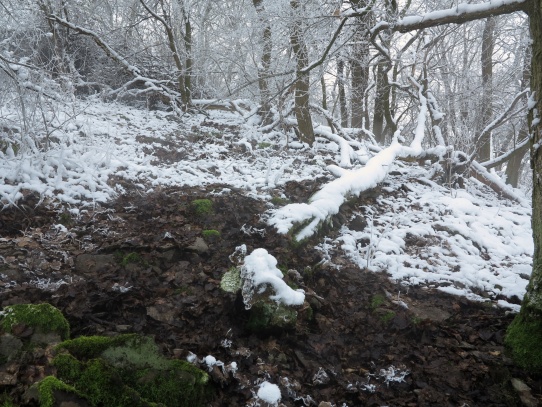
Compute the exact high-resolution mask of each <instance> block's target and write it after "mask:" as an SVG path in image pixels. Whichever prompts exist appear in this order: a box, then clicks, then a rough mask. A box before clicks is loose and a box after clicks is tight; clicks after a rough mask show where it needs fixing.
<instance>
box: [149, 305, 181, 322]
mask: <svg viewBox="0 0 542 407" xmlns="http://www.w3.org/2000/svg"><path fill="white" fill-rule="evenodd" d="M176 312H177V311H176V309H175V308H174V307H172V306H170V305H168V304H159V303H158V304H154V305H151V306H148V307H147V315H148V316H149V317H151V318H153V319H156V320H157V321H160V322H165V323H166V324H173V322H174V321H175V315H176Z"/></svg>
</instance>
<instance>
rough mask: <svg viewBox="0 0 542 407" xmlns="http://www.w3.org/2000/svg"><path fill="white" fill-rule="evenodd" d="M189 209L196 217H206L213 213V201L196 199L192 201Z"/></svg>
mask: <svg viewBox="0 0 542 407" xmlns="http://www.w3.org/2000/svg"><path fill="white" fill-rule="evenodd" d="M190 207H191V208H192V210H193V211H194V213H195V214H196V215H197V216H204V215H208V214H210V213H212V212H213V201H211V200H210V199H196V200H194V201H192V203H191V204H190Z"/></svg>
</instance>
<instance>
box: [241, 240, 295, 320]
mask: <svg viewBox="0 0 542 407" xmlns="http://www.w3.org/2000/svg"><path fill="white" fill-rule="evenodd" d="M241 278H242V279H243V301H244V303H245V306H246V307H247V309H249V308H250V307H251V305H252V303H251V301H252V297H253V295H254V293H255V292H257V293H259V294H261V293H263V292H264V291H265V290H266V288H267V286H268V285H269V286H271V287H272V288H273V290H274V291H275V294H274V295H270V296H269V298H270V299H271V300H273V301H276V302H277V303H282V304H284V305H302V304H303V302H304V301H305V292H304V291H303V290H301V289H298V290H293V289H292V288H290V287H289V286H288V284H286V283H285V282H284V281H283V280H282V272H281V271H280V270H279V269H278V268H277V259H275V258H274V257H273V256H272V255H270V254H269V253H268V252H267V250H265V249H256V250H254V251H253V252H252V253H251V254H249V255H248V256H247V257H245V262H244V264H243V267H242V268H241Z"/></svg>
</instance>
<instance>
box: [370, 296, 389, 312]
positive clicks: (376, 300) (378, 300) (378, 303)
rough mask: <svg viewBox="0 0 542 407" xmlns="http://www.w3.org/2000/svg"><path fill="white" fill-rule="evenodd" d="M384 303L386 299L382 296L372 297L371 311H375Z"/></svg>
mask: <svg viewBox="0 0 542 407" xmlns="http://www.w3.org/2000/svg"><path fill="white" fill-rule="evenodd" d="M384 302H386V297H384V296H383V295H382V294H375V295H373V298H371V309H372V310H375V309H377V308H378V307H380V306H381V305H382V304H384Z"/></svg>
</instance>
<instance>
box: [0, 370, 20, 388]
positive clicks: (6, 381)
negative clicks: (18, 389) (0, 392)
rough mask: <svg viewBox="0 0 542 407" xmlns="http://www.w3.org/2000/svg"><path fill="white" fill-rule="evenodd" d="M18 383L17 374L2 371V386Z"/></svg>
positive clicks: (0, 381) (0, 380)
mask: <svg viewBox="0 0 542 407" xmlns="http://www.w3.org/2000/svg"><path fill="white" fill-rule="evenodd" d="M16 384H17V374H9V373H6V372H0V386H15V385H16Z"/></svg>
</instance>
